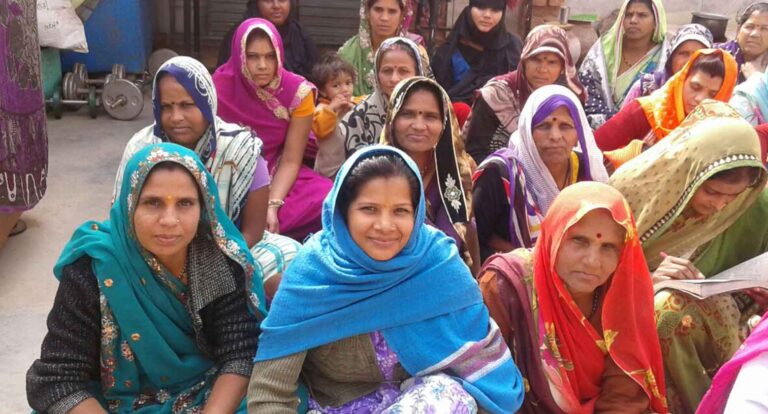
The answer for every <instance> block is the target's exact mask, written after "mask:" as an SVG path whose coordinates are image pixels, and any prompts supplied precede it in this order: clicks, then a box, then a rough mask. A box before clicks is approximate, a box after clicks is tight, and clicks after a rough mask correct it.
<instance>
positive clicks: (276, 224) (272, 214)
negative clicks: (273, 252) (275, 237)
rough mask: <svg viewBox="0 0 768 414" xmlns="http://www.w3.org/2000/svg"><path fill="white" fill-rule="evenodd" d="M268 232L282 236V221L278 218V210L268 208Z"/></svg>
mask: <svg viewBox="0 0 768 414" xmlns="http://www.w3.org/2000/svg"><path fill="white" fill-rule="evenodd" d="M267 231H269V232H270V233H274V234H280V220H279V219H278V218H277V208H276V207H272V206H270V207H268V208H267Z"/></svg>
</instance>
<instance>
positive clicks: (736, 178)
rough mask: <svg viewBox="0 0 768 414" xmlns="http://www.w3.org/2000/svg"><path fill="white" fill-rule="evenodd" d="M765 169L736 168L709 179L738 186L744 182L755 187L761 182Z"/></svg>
mask: <svg viewBox="0 0 768 414" xmlns="http://www.w3.org/2000/svg"><path fill="white" fill-rule="evenodd" d="M762 172H763V169H762V168H760V167H747V166H744V167H736V168H731V169H729V170H725V171H720V172H718V173H716V174H714V175H713V176H711V177H709V179H708V180H707V181H709V180H718V181H723V182H726V183H728V184H738V183H742V182H744V181H747V182H748V183H749V185H748V186H749V187H754V186H755V185H757V184H758V183H759V182H760V178H761V176H762Z"/></svg>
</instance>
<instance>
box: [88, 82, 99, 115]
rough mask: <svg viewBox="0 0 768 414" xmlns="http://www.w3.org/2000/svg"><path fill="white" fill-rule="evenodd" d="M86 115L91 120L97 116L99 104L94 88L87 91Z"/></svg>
mask: <svg viewBox="0 0 768 414" xmlns="http://www.w3.org/2000/svg"><path fill="white" fill-rule="evenodd" d="M88 115H90V116H91V118H92V119H96V117H97V116H98V115H99V103H98V101H97V100H96V88H95V87H91V88H89V89H88Z"/></svg>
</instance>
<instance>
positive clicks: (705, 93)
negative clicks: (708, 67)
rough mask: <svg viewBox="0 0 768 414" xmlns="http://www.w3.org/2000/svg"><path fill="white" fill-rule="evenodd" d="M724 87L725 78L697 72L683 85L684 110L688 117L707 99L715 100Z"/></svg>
mask: <svg viewBox="0 0 768 414" xmlns="http://www.w3.org/2000/svg"><path fill="white" fill-rule="evenodd" d="M722 86H723V78H721V77H719V76H712V75H710V74H708V73H705V72H704V71H701V70H697V71H695V72H693V73H692V74H690V75H688V79H686V80H685V82H684V83H683V109H684V110H685V114H686V115H688V114H689V113H691V111H693V110H694V109H695V108H696V107H697V106H699V104H700V103H701V102H702V101H703V100H705V99H714V98H715V96H717V93H718V92H720V88H721V87H722Z"/></svg>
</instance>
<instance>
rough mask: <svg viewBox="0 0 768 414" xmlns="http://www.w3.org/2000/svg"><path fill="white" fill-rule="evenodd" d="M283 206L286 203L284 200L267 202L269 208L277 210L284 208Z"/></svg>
mask: <svg viewBox="0 0 768 414" xmlns="http://www.w3.org/2000/svg"><path fill="white" fill-rule="evenodd" d="M283 204H285V201H284V200H278V199H275V200H269V201H268V202H267V207H275V208H280V207H282V206H283Z"/></svg>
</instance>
